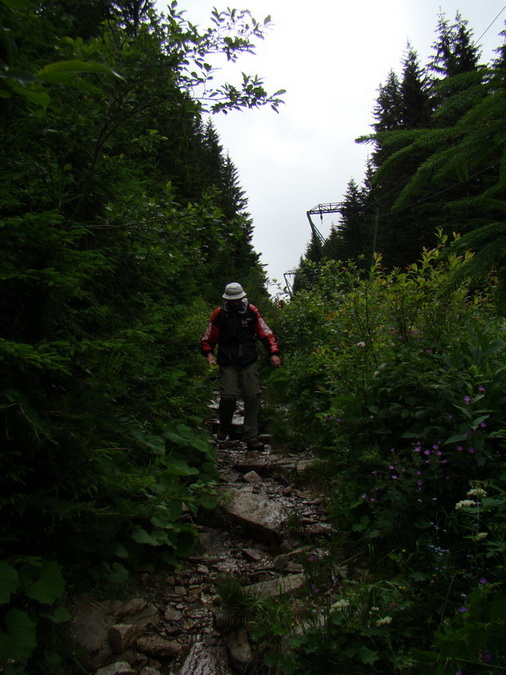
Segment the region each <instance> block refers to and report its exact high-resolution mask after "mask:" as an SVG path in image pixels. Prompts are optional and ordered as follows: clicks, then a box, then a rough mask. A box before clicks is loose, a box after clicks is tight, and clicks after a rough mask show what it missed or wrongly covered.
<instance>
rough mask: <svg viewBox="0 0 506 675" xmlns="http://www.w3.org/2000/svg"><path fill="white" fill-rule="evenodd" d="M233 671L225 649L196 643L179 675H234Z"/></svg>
mask: <svg viewBox="0 0 506 675" xmlns="http://www.w3.org/2000/svg"><path fill="white" fill-rule="evenodd" d="M232 674H233V671H232V670H231V668H230V665H229V663H228V660H227V655H226V653H225V651H224V650H223V649H219V648H216V647H213V646H211V645H206V644H205V643H204V642H195V643H194V644H193V645H192V647H191V649H190V652H189V654H188V656H187V657H186V659H185V660H184V663H183V664H182V666H181V668H180V670H179V673H178V675H232Z"/></svg>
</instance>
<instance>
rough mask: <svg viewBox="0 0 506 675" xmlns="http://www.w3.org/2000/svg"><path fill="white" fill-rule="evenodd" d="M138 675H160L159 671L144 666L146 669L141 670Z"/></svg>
mask: <svg viewBox="0 0 506 675" xmlns="http://www.w3.org/2000/svg"><path fill="white" fill-rule="evenodd" d="M139 675H160V671H159V670H157V669H156V668H151V666H146V668H143V669H142V670H141V671H140V672H139Z"/></svg>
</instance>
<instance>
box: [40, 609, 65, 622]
mask: <svg viewBox="0 0 506 675" xmlns="http://www.w3.org/2000/svg"><path fill="white" fill-rule="evenodd" d="M39 616H43V617H44V618H45V619H49V620H50V621H52V622H53V623H65V621H69V619H70V612H69V611H68V609H67V608H66V607H55V608H54V609H53V610H52V611H50V612H40V613H39Z"/></svg>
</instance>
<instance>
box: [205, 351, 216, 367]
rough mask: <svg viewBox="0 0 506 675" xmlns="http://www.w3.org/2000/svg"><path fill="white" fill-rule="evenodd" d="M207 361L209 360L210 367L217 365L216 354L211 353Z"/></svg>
mask: <svg viewBox="0 0 506 675" xmlns="http://www.w3.org/2000/svg"><path fill="white" fill-rule="evenodd" d="M206 359H207V363H208V364H209V365H210V366H215V365H216V359H215V358H214V354H213V353H212V352H209V354H207V356H206Z"/></svg>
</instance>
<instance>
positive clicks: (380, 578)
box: [270, 235, 506, 674]
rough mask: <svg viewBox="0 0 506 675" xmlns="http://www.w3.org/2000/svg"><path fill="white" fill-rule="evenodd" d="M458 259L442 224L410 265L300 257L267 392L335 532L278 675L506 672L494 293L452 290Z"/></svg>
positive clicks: (499, 365) (504, 438)
mask: <svg viewBox="0 0 506 675" xmlns="http://www.w3.org/2000/svg"><path fill="white" fill-rule="evenodd" d="M450 248H451V245H450ZM466 264H467V257H457V256H456V255H455V254H449V253H448V252H447V248H446V242H445V238H444V235H443V236H442V241H441V244H440V245H439V246H438V247H437V248H435V249H433V250H425V251H424V252H423V254H422V258H421V260H420V261H419V263H417V264H413V265H411V266H410V267H408V268H407V269H406V270H404V271H400V270H395V271H392V272H389V271H388V270H385V269H384V268H383V267H382V264H381V259H380V258H377V259H376V261H375V264H374V265H373V267H372V268H371V269H370V270H369V271H360V270H359V269H357V268H356V267H355V266H353V264H352V263H350V264H347V265H344V264H338V263H336V262H327V263H325V264H322V265H319V266H314V269H312V270H311V269H309V267H308V268H307V270H306V272H308V273H310V272H312V289H311V290H306V291H300V292H299V293H297V294H296V295H295V297H294V298H293V299H292V301H291V302H290V303H289V304H288V305H287V306H286V307H285V308H284V309H283V311H282V312H281V314H280V316H279V318H278V321H279V325H277V326H276V329H277V331H278V333H279V334H280V335H283V336H284V340H285V345H284V349H285V350H286V355H285V360H284V367H283V369H282V370H280V371H279V372H278V373H275V375H274V377H273V379H272V383H271V392H270V395H271V397H272V399H271V402H272V404H273V405H274V404H275V403H278V404H280V405H282V406H285V405H286V400H288V399H289V400H290V404H289V408H288V410H289V420H288V426H289V427H290V430H291V433H292V434H297V435H298V436H299V437H302V438H303V439H305V443H306V445H309V446H311V447H313V448H314V450H315V452H316V453H317V454H318V456H319V457H320V461H321V467H320V470H318V471H317V472H316V473H315V480H320V481H321V484H322V487H323V486H325V487H324V488H323V489H324V490H325V493H326V495H327V496H328V499H329V508H330V511H331V513H332V517H333V520H334V523H335V526H336V529H337V531H338V532H340V533H341V535H340V536H339V537H338V539H337V541H336V542H333V546H331V547H328V545H327V544H325V543H323V542H322V544H321V545H322V546H323V547H325V548H328V557H327V560H326V561H325V564H324V565H320V566H319V568H318V569H319V577H315V587H316V588H317V591H316V590H315V591H314V592H313V594H312V597H313V603H312V605H311V602H310V600H308V599H306V601H305V602H304V603H302V604H303V606H306V607H307V606H309V607H311V609H312V610H313V611H314V612H316V613H317V614H318V617H319V619H320V621H319V622H318V625H314V626H313V627H310V628H308V627H307V626H306V629H305V630H304V631H303V632H302V634H301V633H300V631H299V632H297V631H294V634H293V635H292V638H291V640H290V645H291V648H290V650H288V651H286V645H285V651H284V652H283V650H281V651H280V652H278V653H277V654H271V656H270V659H271V660H272V662H276V663H277V664H278V666H279V668H280V671H281V672H284V673H316V672H342V673H355V672H357V673H358V672H371V673H375V672H377V673H401V672H406V673H422V672H426V670H425V669H427V668H429V667H430V668H432V669H435V671H436V672H438V673H455V672H459V671H461V672H463V673H464V674H465V673H495V672H503V671H504V670H506V652H505V650H504V644H505V642H504V638H505V637H506V621H505V609H506V594H505V590H504V576H505V566H506V557H505V553H506V542H505V529H504V528H505V515H504V514H505V511H506V471H505V467H504V453H505V451H506V417H505V411H506V366H505V363H506V359H505V354H506V325H505V323H504V319H503V318H499V317H497V316H496V314H495V309H494V305H493V303H492V302H491V299H490V296H491V294H493V290H494V289H493V288H491V289H490V291H487V292H481V293H478V292H476V291H475V292H474V293H470V292H469V289H468V288H467V287H465V286H463V285H459V286H457V287H454V284H453V285H451V284H450V282H451V280H452V279H454V275H455V273H456V271H458V270H460V269H461V268H462V267H463V266H464V265H466ZM333 551H334V552H333ZM347 558H353V562H352V563H349V564H347V565H345V567H346V574H345V575H343V574H342V571H341V573H337V574H336V573H335V569H336V567H339V566H343V560H345V559H347ZM322 572H327V574H326V575H325V574H323V575H322ZM310 596H311V593H310ZM305 620H306V621H307V620H308V618H307V617H306V619H305ZM300 624H301V620H300V618H299V619H297V620H296V625H298V626H300ZM290 630H291V629H289V628H288V629H287V631H286V634H287V635H290V634H291V633H290ZM326 669H327V670H326Z"/></svg>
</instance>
